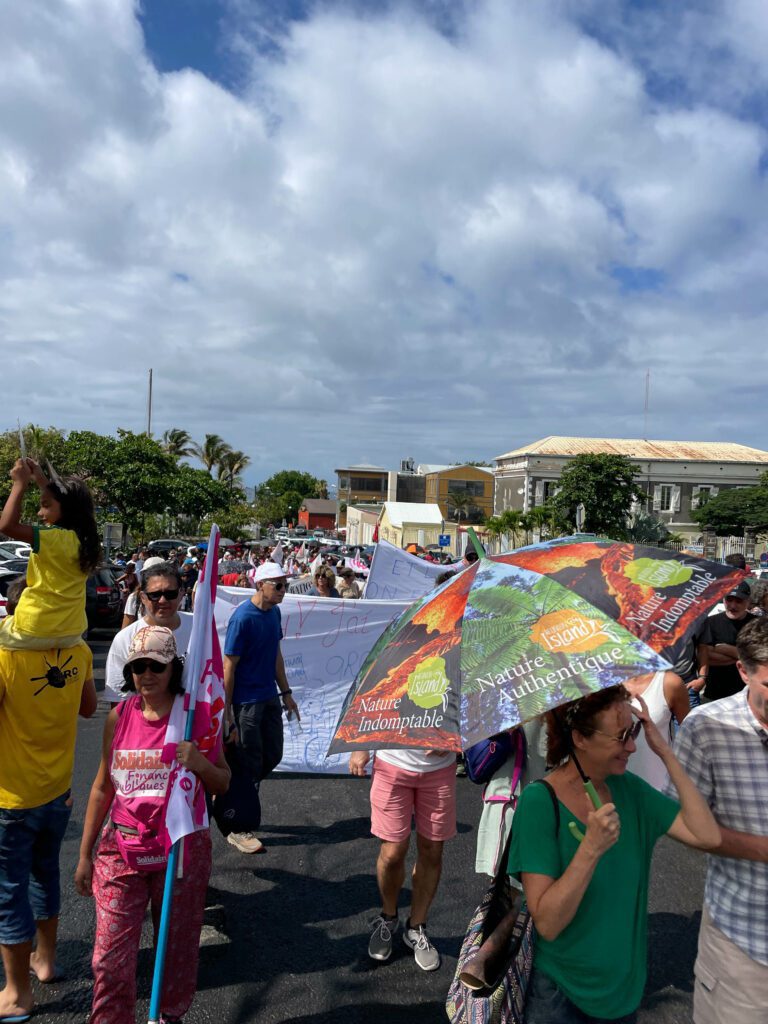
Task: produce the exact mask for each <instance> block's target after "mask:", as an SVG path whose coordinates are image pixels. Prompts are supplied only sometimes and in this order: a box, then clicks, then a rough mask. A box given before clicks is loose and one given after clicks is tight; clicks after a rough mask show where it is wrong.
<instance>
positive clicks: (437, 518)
mask: <svg viewBox="0 0 768 1024" xmlns="http://www.w3.org/2000/svg"><path fill="white" fill-rule="evenodd" d="M441 533H447V534H448V535H449V536H450V537H451V545H450V549H449V550H451V551H453V552H454V553H455V552H456V524H455V523H447V522H444V520H443V514H442V512H441V511H440V506H439V505H435V504H421V503H418V502H405V501H385V502H384V507H383V508H382V510H381V514H380V516H379V540H387V541H389V543H390V544H394V545H395V547H398V548H405V547H407V546H408V545H409V544H420V545H421V546H422V547H425V548H426V547H429V545H430V544H438V543H439V538H440V534H441Z"/></svg>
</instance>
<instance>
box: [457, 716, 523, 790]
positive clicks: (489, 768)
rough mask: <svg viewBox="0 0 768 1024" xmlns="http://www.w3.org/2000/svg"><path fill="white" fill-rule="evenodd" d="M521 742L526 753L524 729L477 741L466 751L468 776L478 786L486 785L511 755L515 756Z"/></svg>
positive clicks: (465, 759) (465, 758)
mask: <svg viewBox="0 0 768 1024" xmlns="http://www.w3.org/2000/svg"><path fill="white" fill-rule="evenodd" d="M521 744H522V747H523V754H525V735H524V733H523V730H522V729H512V730H511V731H508V732H500V733H498V734H497V735H496V736H491V737H489V738H488V739H487V740H480V742H479V743H475V744H474V746H471V747H470V748H469V749H468V750H465V751H464V763H465V765H466V767H467V776H468V778H470V779H471V780H472V782H476V783H477V784H478V786H484V785H485V784H486V782H488V780H489V779H490V778H491V777H492V776H493V775H495V773H496V772H497V771H498V770H499V768H501V766H502V765H503V764H504V763H505V762H506V761H508V760H509V758H510V757H514V756H515V754H516V753H517V751H518V748H519V746H520V745H521Z"/></svg>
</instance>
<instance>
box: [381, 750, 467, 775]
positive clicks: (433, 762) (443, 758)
mask: <svg viewBox="0 0 768 1024" xmlns="http://www.w3.org/2000/svg"><path fill="white" fill-rule="evenodd" d="M376 757H377V758H379V760H381V761H385V762H386V763H387V764H391V765H393V766H394V767H395V768H402V769H403V770H404V771H406V772H436V771H437V770H438V768H447V767H448V765H449V764H456V755H455V754H453V753H451V752H450V751H449V752H448V753H447V754H435V753H433V752H432V751H427V750H420V749H415V750H414V749H411V750H377V751H376Z"/></svg>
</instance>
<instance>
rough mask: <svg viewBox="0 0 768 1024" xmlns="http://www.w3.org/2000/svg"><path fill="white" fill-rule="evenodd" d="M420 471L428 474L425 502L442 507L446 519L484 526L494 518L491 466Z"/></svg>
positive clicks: (430, 468)
mask: <svg viewBox="0 0 768 1024" xmlns="http://www.w3.org/2000/svg"><path fill="white" fill-rule="evenodd" d="M419 470H420V471H421V470H423V471H424V478H425V481H426V489H425V490H426V494H425V500H426V502H427V503H430V502H431V503H434V504H436V505H439V506H440V511H441V513H442V515H443V519H450V520H454V519H455V520H458V521H459V522H464V523H482V522H484V521H485V520H486V519H487V518H488V517H489V516H491V515H493V500H494V471H493V468H492V467H491V466H424V467H421V466H420V467H419ZM462 500H463V501H464V502H465V504H462ZM456 503H458V506H457V504H456ZM458 512H460V513H461V514H460V515H459V514H457V513H458Z"/></svg>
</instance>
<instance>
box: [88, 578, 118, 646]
mask: <svg viewBox="0 0 768 1024" xmlns="http://www.w3.org/2000/svg"><path fill="white" fill-rule="evenodd" d="M121 571H122V570H120V569H119V568H118V567H117V566H113V565H108V564H106V563H104V564H102V565H100V566H99V567H98V568H97V569H96V571H95V572H94V573H93V574H92V575H91V576H89V577H88V579H87V580H86V582H85V614H86V616H87V617H88V629H89V630H91V629H114V628H119V627H120V623H121V622H122V617H123V602H122V598H121V596H120V588H119V587H118V585H117V583H116V580H117V576H118V575H119V573H120V572H121Z"/></svg>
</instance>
